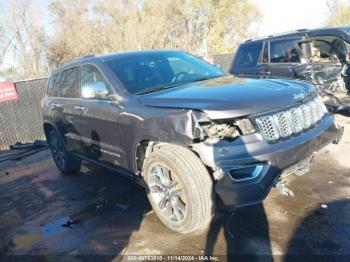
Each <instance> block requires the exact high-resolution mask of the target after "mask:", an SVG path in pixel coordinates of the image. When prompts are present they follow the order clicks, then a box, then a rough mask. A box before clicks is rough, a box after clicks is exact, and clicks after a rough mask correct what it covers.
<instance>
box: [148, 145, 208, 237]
mask: <svg viewBox="0 0 350 262" xmlns="http://www.w3.org/2000/svg"><path fill="white" fill-rule="evenodd" d="M143 175H144V179H145V181H146V183H147V185H148V198H149V200H150V202H151V205H152V207H153V210H154V211H155V213H156V214H157V215H158V217H159V218H160V220H161V221H162V222H163V223H164V224H165V225H166V226H167V227H169V228H170V229H172V230H174V231H176V232H179V233H190V232H193V231H195V230H198V229H201V228H203V227H205V226H207V225H208V223H209V222H210V221H211V218H212V216H213V213H214V193H213V188H212V187H213V183H212V180H211V178H210V175H209V173H208V171H207V169H206V168H205V166H204V165H203V163H202V162H201V161H200V159H199V158H198V157H197V156H196V155H195V154H194V153H193V152H192V151H190V150H189V149H187V148H184V147H181V146H177V145H165V146H162V147H161V148H159V149H157V150H156V151H154V152H152V153H151V154H150V156H149V157H148V158H147V159H146V161H145V164H144V167H143Z"/></svg>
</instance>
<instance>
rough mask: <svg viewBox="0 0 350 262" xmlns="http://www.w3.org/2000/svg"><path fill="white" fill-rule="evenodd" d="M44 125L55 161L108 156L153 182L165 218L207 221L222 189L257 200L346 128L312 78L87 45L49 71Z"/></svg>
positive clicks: (70, 169)
mask: <svg viewBox="0 0 350 262" xmlns="http://www.w3.org/2000/svg"><path fill="white" fill-rule="evenodd" d="M43 115H44V130H45V134H46V137H47V140H48V142H49V145H50V148H51V151H52V155H53V158H54V160H55V162H56V164H57V167H58V168H59V169H60V171H61V172H62V173H64V174H70V173H74V172H76V171H78V170H79V169H80V166H81V161H89V162H92V163H95V164H98V165H101V166H104V167H107V168H109V169H111V170H113V171H115V172H116V173H118V174H120V175H124V176H126V177H128V178H131V179H133V180H135V181H136V182H138V183H139V184H141V185H143V186H144V187H145V188H146V191H147V195H148V198H149V200H150V203H151V205H152V207H153V209H154V211H155V213H156V214H157V215H158V216H159V218H160V220H161V221H162V222H163V223H164V224H165V225H166V226H168V227H169V228H170V229H172V230H175V231H177V232H180V233H189V232H192V231H195V230H198V229H201V228H203V227H205V226H206V225H207V224H208V223H209V222H210V220H211V218H212V216H213V213H214V205H215V196H216V194H217V195H218V196H219V197H220V198H221V200H222V201H223V202H224V203H225V204H226V205H227V206H235V207H240V206H246V205H251V204H255V203H258V202H261V201H263V200H264V198H265V197H266V196H267V194H268V193H269V191H270V189H271V187H272V186H274V185H276V184H277V183H278V181H280V179H281V176H283V175H284V174H286V173H297V174H304V173H306V172H307V171H308V168H309V162H310V159H311V156H312V154H313V153H314V152H315V151H317V150H319V149H321V148H323V147H324V146H326V145H327V144H329V143H331V142H336V141H338V140H339V139H340V137H341V135H342V129H341V128H339V127H338V126H337V125H336V124H335V122H334V118H333V116H332V115H330V114H329V113H328V112H327V110H326V108H325V106H324V104H323V103H322V102H321V100H320V97H319V96H318V95H317V92H316V90H315V88H314V87H313V86H312V85H311V84H308V83H305V82H302V81H297V80H272V79H270V80H268V79H260V80H259V79H243V78H235V77H233V76H224V74H223V73H222V72H221V71H220V70H219V69H217V68H216V67H215V66H213V65H210V64H208V63H206V62H204V61H202V60H201V59H199V58H197V57H194V56H192V55H190V54H187V53H184V52H179V51H143V52H130V53H122V54H110V55H105V56H99V57H94V56H88V57H84V58H82V59H79V60H76V61H73V62H71V63H68V64H65V65H64V66H62V67H61V68H59V69H58V70H57V71H55V72H53V73H52V74H51V76H50V78H49V81H48V92H47V96H46V98H45V99H44V109H43Z"/></svg>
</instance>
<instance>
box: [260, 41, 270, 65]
mask: <svg viewBox="0 0 350 262" xmlns="http://www.w3.org/2000/svg"><path fill="white" fill-rule="evenodd" d="M268 62H269V42H265V45H264V50H263V54H262V59H261V63H263V64H267V63H268Z"/></svg>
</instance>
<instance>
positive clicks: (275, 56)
mask: <svg viewBox="0 0 350 262" xmlns="http://www.w3.org/2000/svg"><path fill="white" fill-rule="evenodd" d="M297 41H298V40H297V39H284V40H274V41H271V42H270V62H271V63H300V57H299V54H298V51H297V44H298V43H297Z"/></svg>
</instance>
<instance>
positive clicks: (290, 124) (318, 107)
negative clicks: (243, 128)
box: [255, 97, 327, 142]
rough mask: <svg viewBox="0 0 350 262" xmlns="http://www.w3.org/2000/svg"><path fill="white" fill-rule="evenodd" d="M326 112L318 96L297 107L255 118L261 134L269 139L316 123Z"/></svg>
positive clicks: (274, 138)
mask: <svg viewBox="0 0 350 262" xmlns="http://www.w3.org/2000/svg"><path fill="white" fill-rule="evenodd" d="M326 113H327V108H326V107H325V105H324V104H323V103H322V101H321V99H320V98H319V97H316V98H314V99H313V100H311V101H310V102H308V103H306V104H303V105H300V106H298V107H293V108H289V109H287V110H283V111H280V112H277V113H273V114H270V115H265V116H261V117H257V118H256V119H255V122H256V124H257V125H258V127H259V129H260V132H261V134H262V135H263V136H264V138H265V139H266V140H267V141H269V142H273V141H277V140H278V139H281V138H286V137H290V136H292V135H293V134H298V133H300V132H302V131H304V130H307V129H309V128H310V127H312V126H314V125H315V124H317V123H318V122H319V121H320V120H321V119H322V118H323V116H324V115H325V114H326Z"/></svg>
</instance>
